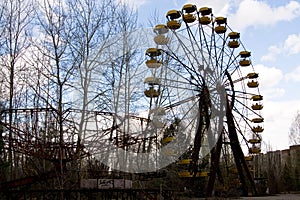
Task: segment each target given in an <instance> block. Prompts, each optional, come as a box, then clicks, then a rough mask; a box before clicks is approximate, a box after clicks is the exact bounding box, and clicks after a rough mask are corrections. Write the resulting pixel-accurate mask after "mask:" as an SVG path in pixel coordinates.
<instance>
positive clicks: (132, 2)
mask: <svg viewBox="0 0 300 200" xmlns="http://www.w3.org/2000/svg"><path fill="white" fill-rule="evenodd" d="M115 1H116V3H121V4H124V5H127V6H129V7H130V8H132V9H134V10H137V9H138V8H139V7H141V6H142V5H144V4H145V3H147V2H149V0H139V1H137V0H115Z"/></svg>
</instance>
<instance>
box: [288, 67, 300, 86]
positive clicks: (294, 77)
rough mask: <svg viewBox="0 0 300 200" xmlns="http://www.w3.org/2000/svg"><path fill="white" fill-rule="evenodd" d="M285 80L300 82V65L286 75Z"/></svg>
mask: <svg viewBox="0 0 300 200" xmlns="http://www.w3.org/2000/svg"><path fill="white" fill-rule="evenodd" d="M285 80H287V81H295V82H300V66H298V67H297V68H295V69H294V70H293V71H292V72H290V73H287V74H286V75H285Z"/></svg>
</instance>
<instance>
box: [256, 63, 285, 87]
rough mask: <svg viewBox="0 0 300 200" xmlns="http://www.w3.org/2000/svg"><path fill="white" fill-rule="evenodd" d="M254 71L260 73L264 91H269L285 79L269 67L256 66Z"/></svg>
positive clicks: (277, 70) (277, 71) (278, 71)
mask: <svg viewBox="0 0 300 200" xmlns="http://www.w3.org/2000/svg"><path fill="white" fill-rule="evenodd" d="M254 69H255V71H256V72H257V73H259V81H260V86H261V87H262V88H263V89H269V88H272V87H274V86H276V85H277V84H278V83H279V82H280V81H281V80H282V78H283V73H282V71H281V70H280V69H278V68H275V67H267V66H264V65H261V64H259V65H256V66H254Z"/></svg>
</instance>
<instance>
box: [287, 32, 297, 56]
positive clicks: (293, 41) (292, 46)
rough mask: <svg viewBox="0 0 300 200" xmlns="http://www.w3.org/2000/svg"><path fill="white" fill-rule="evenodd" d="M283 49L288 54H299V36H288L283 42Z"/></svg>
mask: <svg viewBox="0 0 300 200" xmlns="http://www.w3.org/2000/svg"><path fill="white" fill-rule="evenodd" d="M283 49H284V50H285V51H286V52H287V53H288V54H289V55H292V54H297V53H299V52H300V34H298V35H296V34H292V35H289V36H288V38H287V39H286V40H285V41H284V46H283Z"/></svg>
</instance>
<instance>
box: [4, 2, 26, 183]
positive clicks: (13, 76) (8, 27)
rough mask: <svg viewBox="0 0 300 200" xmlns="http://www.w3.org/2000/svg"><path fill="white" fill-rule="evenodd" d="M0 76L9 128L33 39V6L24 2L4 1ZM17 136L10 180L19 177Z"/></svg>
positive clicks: (9, 154) (10, 151)
mask: <svg viewBox="0 0 300 200" xmlns="http://www.w3.org/2000/svg"><path fill="white" fill-rule="evenodd" d="M1 8H2V10H1V12H2V14H1V19H0V20H1V22H0V24H1V26H2V27H1V36H0V37H1V60H0V62H1V66H2V69H1V74H2V75H3V76H2V79H3V80H1V81H2V85H1V88H2V89H3V90H4V92H3V93H6V94H7V96H3V99H2V100H4V101H5V100H6V102H5V104H6V105H5V106H6V108H8V109H9V110H10V112H9V115H8V123H9V126H12V124H13V123H15V122H14V120H15V119H14V117H15V116H14V114H13V112H12V109H14V108H17V107H18V104H20V103H22V101H20V99H19V96H18V94H20V93H21V92H20V91H22V85H21V82H20V76H22V74H24V72H22V70H23V67H24V61H23V60H22V55H23V54H24V51H25V49H26V48H28V46H29V43H28V38H29V36H30V22H31V19H32V18H31V13H32V5H31V3H30V2H29V1H25V0H17V1H13V0H9V1H2V2H1ZM13 137H14V135H13V132H12V131H11V130H9V133H8V140H9V151H8V162H9V163H10V165H11V166H10V179H12V178H14V176H15V175H16V174H15V173H14V172H13V168H14V167H16V168H17V167H18V156H17V155H16V154H15V153H14V152H13V143H12V139H13Z"/></svg>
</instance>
